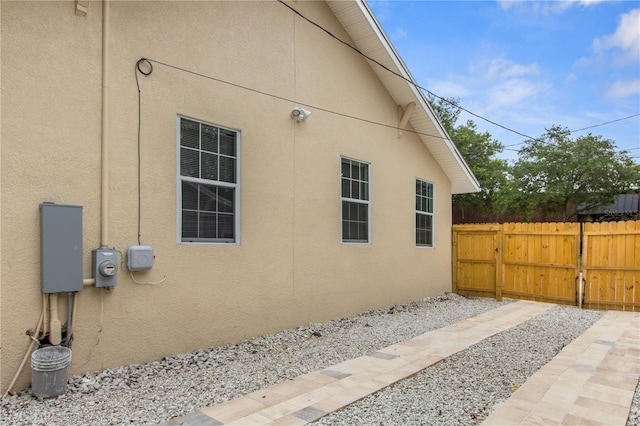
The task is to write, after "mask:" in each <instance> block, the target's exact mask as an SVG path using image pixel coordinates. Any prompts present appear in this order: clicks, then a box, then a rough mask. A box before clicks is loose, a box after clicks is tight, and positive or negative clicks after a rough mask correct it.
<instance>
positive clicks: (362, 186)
mask: <svg viewBox="0 0 640 426" xmlns="http://www.w3.org/2000/svg"><path fill="white" fill-rule="evenodd" d="M341 171H342V177H341V185H342V190H341V201H342V242H343V243H369V242H370V241H371V239H370V235H371V220H370V217H371V204H370V200H369V198H370V197H369V164H368V163H364V162H362V161H357V160H351V159H349V158H344V157H343V158H342V159H341Z"/></svg>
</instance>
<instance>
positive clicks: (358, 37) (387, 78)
mask: <svg viewBox="0 0 640 426" xmlns="http://www.w3.org/2000/svg"><path fill="white" fill-rule="evenodd" d="M327 4H328V5H329V7H330V8H331V9H332V11H333V13H334V14H335V16H336V18H338V20H339V21H340V23H341V24H342V26H343V27H344V28H345V30H346V31H347V33H348V34H349V36H350V37H351V39H352V40H353V42H354V43H355V47H357V48H358V49H359V50H360V51H361V52H362V53H364V54H365V55H366V56H367V57H369V58H371V59H374V60H375V61H376V62H378V63H380V64H383V65H384V66H385V67H386V68H388V69H389V70H391V71H392V72H389V71H388V70H387V69H385V68H383V67H381V66H380V65H378V64H377V63H375V62H373V61H370V60H369V61H368V62H369V64H370V65H371V68H372V69H373V71H374V72H375V73H376V75H377V76H378V78H379V79H380V81H381V82H382V84H383V85H384V86H385V88H386V89H387V91H388V92H389V94H390V95H391V96H392V97H393V99H394V101H395V102H396V104H398V105H408V104H410V103H411V102H415V103H416V106H417V107H418V108H415V109H414V111H413V114H411V118H410V119H409V124H410V125H411V127H412V128H413V130H414V131H415V132H416V133H417V134H418V136H419V137H420V139H421V140H422V142H423V143H424V144H425V146H426V147H427V149H428V150H429V151H430V152H431V154H432V155H433V156H434V158H435V159H436V161H437V162H438V164H440V167H442V170H443V171H444V173H445V174H446V175H447V177H448V178H449V180H450V181H451V191H452V193H453V194H463V193H470V192H478V191H479V190H480V184H479V183H478V181H477V179H476V178H475V176H474V175H473V172H472V171H471V169H470V168H469V166H468V165H467V163H466V162H465V160H464V158H463V157H462V155H461V154H460V152H459V151H458V149H457V148H456V146H455V144H454V143H453V141H452V140H451V138H450V137H449V135H448V134H447V132H446V130H445V129H444V126H443V125H442V123H441V122H440V120H439V119H438V117H437V115H436V114H435V112H434V111H433V109H432V108H431V105H429V102H428V101H427V99H426V97H425V96H424V94H423V93H422V91H421V90H420V89H418V88H417V83H416V82H415V79H414V78H413V76H412V75H411V73H410V72H409V69H408V68H407V66H406V65H405V63H404V62H403V60H402V58H401V57H400V55H399V54H398V52H397V51H396V50H395V48H394V47H393V45H392V44H391V42H390V41H389V39H388V38H387V36H386V34H385V33H384V31H383V30H382V27H381V26H380V24H379V23H378V21H377V19H376V18H375V16H374V15H373V13H372V12H371V10H370V9H369V6H367V4H366V3H365V2H364V1H362V0H353V1H348V2H345V1H327ZM400 76H401V77H400Z"/></svg>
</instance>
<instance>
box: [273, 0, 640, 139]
mask: <svg viewBox="0 0 640 426" xmlns="http://www.w3.org/2000/svg"><path fill="white" fill-rule="evenodd" d="M277 1H278V3H280V4H282V5H283V6H285V7H287V8H288V9H289V10H291V11H292V12H293V13H295V14H296V15H298V16H299V17H300V18H302V19H304V20H305V21H307V22H309V23H310V24H311V25H313V26H315V27H317V28H318V29H320V30H322V31H324V32H325V33H327V34H328V35H329V36H330V37H332V38H334V39H335V40H337V41H338V42H340V43H342V44H344V45H345V46H347V47H349V48H350V49H352V50H354V51H355V52H356V53H358V54H359V55H361V56H363V57H364V58H366V59H367V60H369V61H371V62H373V63H375V64H376V65H378V66H380V67H381V68H383V69H384V70H386V71H388V72H390V73H391V74H393V75H395V76H397V77H400V78H402V79H403V80H405V81H406V82H408V83H409V84H411V85H413V86H414V87H416V88H417V89H419V90H422V91H424V92H426V93H428V94H430V95H431V96H433V97H435V98H436V99H439V100H441V101H443V102H446V103H448V104H449V105H452V106H454V107H456V108H458V109H460V110H461V111H464V112H466V113H468V114H471V115H472V116H474V117H477V118H479V119H481V120H483V121H486V122H487V123H490V124H493V125H494V126H497V127H500V128H502V129H504V130H507V131H509V132H512V133H515V134H517V135H520V136H523V137H525V138H527V139H530V140H540V138H534V137H531V136H529V135H526V134H524V133H521V132H519V131H517V130H514V129H511V128H509V127H506V126H503V125H502V124H499V123H496V122H495V121H492V120H489V119H488V118H486V117H483V116H481V115H479V114H476V113H474V112H472V111H469V110H468V109H466V108H463V107H461V106H460V105H458V104H456V103H455V102H451V101H450V100H449V99H446V98H443V97H441V96H438V95H436V94H435V93H433V92H432V91H430V90H428V89H425V88H424V87H422V86H420V85H419V84H417V83H416V82H414V81H413V80H411V79H409V78H407V77H405V76H403V75H402V74H400V73H398V72H396V71H394V70H392V69H390V68H389V67H387V66H386V65H384V64H382V63H380V62H378V61H377V60H375V59H373V58H372V57H370V56H368V55H366V54H365V53H364V52H362V51H361V50H360V49H358V48H357V47H355V46H352V45H351V44H349V43H347V42H346V41H344V40H342V39H341V38H339V37H337V36H336V35H335V34H333V33H332V32H331V31H329V30H327V29H326V28H324V27H323V26H321V25H320V24H318V23H316V22H314V21H312V20H311V19H309V18H307V17H306V16H304V15H303V14H302V13H300V12H299V11H297V10H296V9H294V8H293V7H291V6H289V5H288V4H287V3H285V2H284V0H277ZM639 115H640V114H634V115H630V116H628V117H624V118H619V119H617V120H611V121H607V122H605V123H600V124H596V125H593V126H588V127H584V128H582V129H576V130H570V131H569V133H576V132H580V131H582V130H586V129H591V128H593V127H599V126H604V125H605V124H610V123H615V122H617V121H622V120H627V119H629V118H633V117H637V116H639ZM524 143H525V142H519V143H515V144H511V145H505V146H504V147H503V148H505V149H506V148H507V147H512V146H517V145H522V144H524ZM510 151H514V150H510Z"/></svg>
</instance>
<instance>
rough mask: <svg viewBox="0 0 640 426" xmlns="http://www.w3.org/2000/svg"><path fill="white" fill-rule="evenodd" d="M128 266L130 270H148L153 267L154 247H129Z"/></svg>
mask: <svg viewBox="0 0 640 426" xmlns="http://www.w3.org/2000/svg"><path fill="white" fill-rule="evenodd" d="M127 268H129V270H130V271H148V270H149V269H151V268H153V247H151V246H131V247H129V249H128V250H127Z"/></svg>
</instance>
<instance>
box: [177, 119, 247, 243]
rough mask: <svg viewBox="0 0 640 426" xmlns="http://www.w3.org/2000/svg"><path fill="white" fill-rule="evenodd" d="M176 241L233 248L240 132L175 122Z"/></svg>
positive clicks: (237, 191) (195, 123) (191, 121)
mask: <svg viewBox="0 0 640 426" xmlns="http://www.w3.org/2000/svg"><path fill="white" fill-rule="evenodd" d="M177 128H178V132H177V133H178V135H177V139H178V174H179V179H178V241H179V242H183V243H227V244H228V243H238V241H239V239H238V232H239V223H238V222H239V220H238V218H239V214H238V210H239V199H240V197H239V189H240V188H239V183H238V176H239V171H238V169H239V158H238V153H239V144H240V134H239V132H237V131H235V130H231V129H227V128H223V127H219V126H215V125H212V124H209V123H205V122H201V121H198V120H193V119H190V118H185V117H178V126H177Z"/></svg>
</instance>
